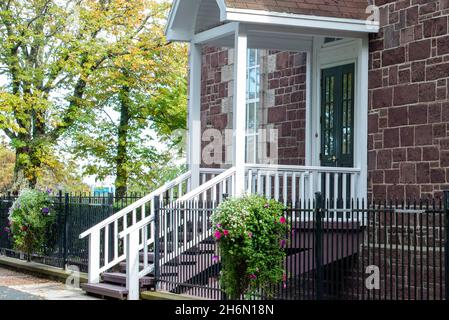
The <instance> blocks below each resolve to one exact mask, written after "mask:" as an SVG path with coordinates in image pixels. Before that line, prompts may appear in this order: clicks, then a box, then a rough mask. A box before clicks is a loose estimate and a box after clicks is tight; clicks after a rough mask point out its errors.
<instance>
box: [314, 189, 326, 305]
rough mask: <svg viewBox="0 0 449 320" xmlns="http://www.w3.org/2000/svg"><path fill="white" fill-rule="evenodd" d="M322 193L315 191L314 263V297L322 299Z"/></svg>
mask: <svg viewBox="0 0 449 320" xmlns="http://www.w3.org/2000/svg"><path fill="white" fill-rule="evenodd" d="M323 209H324V203H323V195H322V194H321V192H316V193H315V264H316V299H317V300H322V299H323V222H322V214H323Z"/></svg>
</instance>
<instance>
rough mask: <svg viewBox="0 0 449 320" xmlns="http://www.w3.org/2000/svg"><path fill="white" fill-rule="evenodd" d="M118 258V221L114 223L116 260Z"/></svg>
mask: <svg viewBox="0 0 449 320" xmlns="http://www.w3.org/2000/svg"><path fill="white" fill-rule="evenodd" d="M117 258H118V220H115V221H114V260H117Z"/></svg>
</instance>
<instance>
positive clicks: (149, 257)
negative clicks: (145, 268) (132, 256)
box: [139, 252, 154, 263]
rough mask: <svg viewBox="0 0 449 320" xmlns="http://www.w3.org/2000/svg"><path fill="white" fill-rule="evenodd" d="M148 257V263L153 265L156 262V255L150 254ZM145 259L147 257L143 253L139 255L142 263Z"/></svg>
mask: <svg viewBox="0 0 449 320" xmlns="http://www.w3.org/2000/svg"><path fill="white" fill-rule="evenodd" d="M147 256H148V263H153V262H154V253H153V252H148V254H147ZM144 257H145V254H144V253H143V252H140V254H139V259H140V262H143V258H144Z"/></svg>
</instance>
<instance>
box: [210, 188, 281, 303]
mask: <svg viewBox="0 0 449 320" xmlns="http://www.w3.org/2000/svg"><path fill="white" fill-rule="evenodd" d="M284 210H285V206H284V205H283V204H282V203H280V202H278V201H275V200H267V199H266V198H264V197H261V196H257V195H245V196H243V197H240V198H229V199H227V200H226V201H224V202H223V203H221V204H220V206H219V207H218V209H217V211H216V212H215V213H214V214H213V216H212V222H213V223H214V227H215V230H214V234H213V235H214V237H215V240H216V241H217V243H218V248H219V253H220V260H221V264H222V269H221V272H220V283H221V286H222V289H223V290H224V291H225V292H226V294H227V295H228V297H229V298H231V299H241V298H242V297H245V296H251V295H254V294H257V293H258V292H260V291H261V290H262V291H263V292H264V294H265V295H266V297H268V298H270V297H272V295H273V292H272V290H270V289H271V288H272V287H273V285H276V284H279V283H280V282H282V281H283V279H284V278H285V270H284V261H285V256H286V253H285V247H286V235H287V234H288V231H289V226H288V223H287V219H286V217H285V216H284Z"/></svg>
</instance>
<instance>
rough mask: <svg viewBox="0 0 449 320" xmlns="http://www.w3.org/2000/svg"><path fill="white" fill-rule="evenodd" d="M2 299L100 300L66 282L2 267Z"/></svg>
mask: <svg viewBox="0 0 449 320" xmlns="http://www.w3.org/2000/svg"><path fill="white" fill-rule="evenodd" d="M0 300H99V299H98V298H95V297H91V296H88V295H86V294H85V293H84V291H83V290H81V289H79V288H74V287H72V286H66V285H65V284H64V283H61V282H55V281H52V280H48V279H44V278H39V277H36V276H33V275H29V274H25V273H21V272H17V271H13V270H10V269H6V268H3V267H0Z"/></svg>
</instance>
